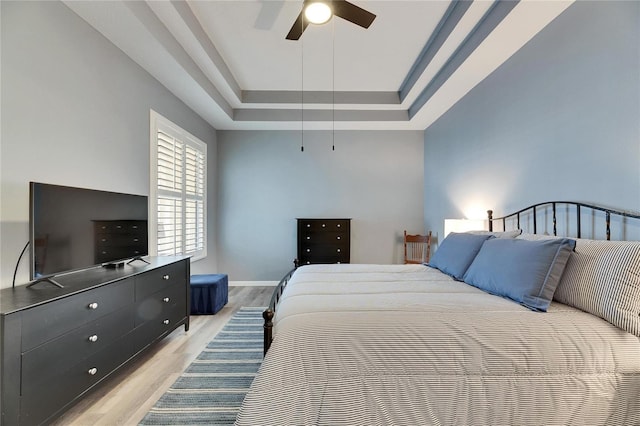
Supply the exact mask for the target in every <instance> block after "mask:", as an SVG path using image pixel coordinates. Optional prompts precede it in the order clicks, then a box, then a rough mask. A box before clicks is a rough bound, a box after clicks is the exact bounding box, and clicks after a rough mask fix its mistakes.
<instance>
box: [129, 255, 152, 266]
mask: <svg viewBox="0 0 640 426" xmlns="http://www.w3.org/2000/svg"><path fill="white" fill-rule="evenodd" d="M136 260H139V261H140V262H144V263H146V264H147V265H149V262H147V261H146V260H144V259H143V258H142V256H136V257H134V258H133V259H131V260H130V261H128V262H127V265H128V264H130V263H133V262H135V261H136Z"/></svg>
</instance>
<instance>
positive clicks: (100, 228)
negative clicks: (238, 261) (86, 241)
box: [93, 220, 148, 263]
mask: <svg viewBox="0 0 640 426" xmlns="http://www.w3.org/2000/svg"><path fill="white" fill-rule="evenodd" d="M93 232H94V241H95V251H94V261H95V263H105V262H109V261H112V260H114V259H126V258H130V257H136V256H144V255H146V254H147V246H148V244H147V221H146V220H96V221H94V222H93Z"/></svg>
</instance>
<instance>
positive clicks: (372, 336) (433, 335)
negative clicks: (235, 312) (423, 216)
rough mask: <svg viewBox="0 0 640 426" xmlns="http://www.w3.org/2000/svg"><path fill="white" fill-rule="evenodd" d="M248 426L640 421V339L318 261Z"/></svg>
mask: <svg viewBox="0 0 640 426" xmlns="http://www.w3.org/2000/svg"><path fill="white" fill-rule="evenodd" d="M274 325H275V326H274V340H273V343H272V345H271V348H270V349H269V352H268V353H267V355H266V357H265V359H264V362H263V364H262V367H261V369H260V371H259V373H258V375H257V377H256V379H255V380H254V382H253V384H252V386H251V389H250V391H249V392H248V394H247V396H246V398H245V400H244V403H243V405H242V407H241V410H240V412H239V414H238V417H237V420H236V424H237V425H260V424H272V425H275V424H277V425H312V424H326V425H340V424H345V425H347V424H348V425H391V424H398V425H429V424H433V425H439V424H444V425H458V424H459V425H479V424H482V425H488V424H491V425H501V424H504V425H507V424H509V425H511V424H517V425H541V424H579V425H585V424H589V425H596V424H603V425H604V424H606V425H612V424H621V425H622V424H626V425H628V424H640V398H638V394H639V392H640V339H639V338H638V337H636V336H634V335H632V334H630V333H627V332H625V331H623V330H621V329H619V328H617V327H614V326H612V325H611V324H609V323H608V322H606V321H604V320H602V319H601V318H599V317H596V316H593V315H591V314H588V313H585V312H582V311H580V310H577V309H575V308H572V307H569V306H566V305H562V304H559V303H555V302H554V303H552V304H551V306H550V308H549V310H548V312H546V313H541V312H534V311H531V310H529V309H527V308H525V307H523V306H520V305H519V304H517V303H515V302H513V301H511V300H507V299H504V298H501V297H498V296H493V295H490V294H487V293H484V292H483V291H481V290H479V289H477V288H475V287H471V286H469V285H467V284H465V283H462V282H458V281H454V280H453V279H451V278H450V277H449V276H447V275H444V274H442V273H440V272H439V271H437V270H435V269H432V268H429V267H427V266H423V265H406V266H405V265H310V266H304V267H302V268H299V269H298V270H297V271H296V272H295V274H294V275H293V277H292V278H291V280H290V281H289V284H288V286H287V287H286V289H285V291H284V293H283V295H282V298H281V301H280V304H279V306H278V309H277V312H276V316H275V318H274Z"/></svg>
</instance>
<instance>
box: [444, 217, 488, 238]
mask: <svg viewBox="0 0 640 426" xmlns="http://www.w3.org/2000/svg"><path fill="white" fill-rule="evenodd" d="M484 229H485V220H484V219H445V220H444V237H445V238H446V237H447V235H449V233H450V232H467V231H482V230H484Z"/></svg>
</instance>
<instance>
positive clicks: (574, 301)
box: [553, 239, 640, 337]
mask: <svg viewBox="0 0 640 426" xmlns="http://www.w3.org/2000/svg"><path fill="white" fill-rule="evenodd" d="M553 299H554V300H556V301H558V302H560V303H564V304H565V305H570V306H573V307H575V308H578V309H581V310H583V311H586V312H589V313H591V314H593V315H597V316H599V317H600V318H603V319H605V320H606V321H609V322H610V323H611V324H613V325H615V326H616V327H619V328H621V329H623V330H626V331H628V332H629V333H632V334H634V335H636V336H639V337H640V242H637V241H596V240H587V239H576V249H575V252H574V253H573V254H572V255H571V257H570V258H569V261H568V263H567V266H566V268H565V270H564V274H563V275H562V278H561V280H560V284H559V285H558V288H557V289H556V292H555V294H554V297H553Z"/></svg>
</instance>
